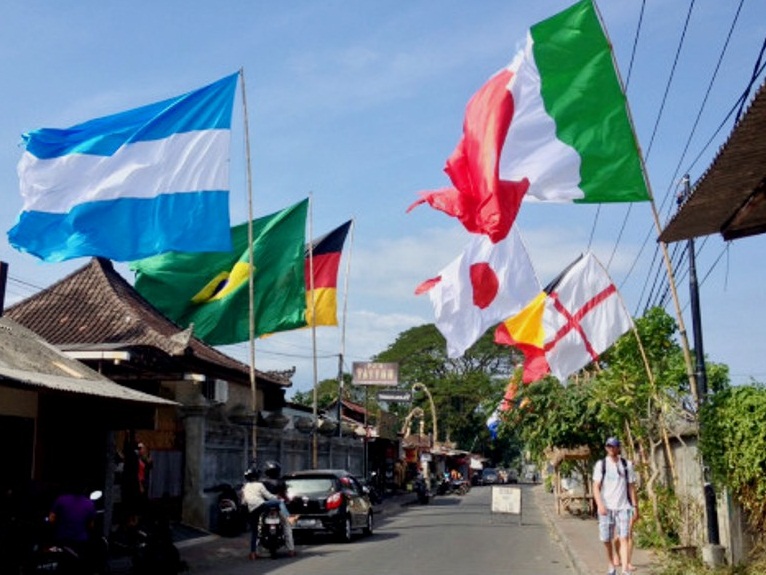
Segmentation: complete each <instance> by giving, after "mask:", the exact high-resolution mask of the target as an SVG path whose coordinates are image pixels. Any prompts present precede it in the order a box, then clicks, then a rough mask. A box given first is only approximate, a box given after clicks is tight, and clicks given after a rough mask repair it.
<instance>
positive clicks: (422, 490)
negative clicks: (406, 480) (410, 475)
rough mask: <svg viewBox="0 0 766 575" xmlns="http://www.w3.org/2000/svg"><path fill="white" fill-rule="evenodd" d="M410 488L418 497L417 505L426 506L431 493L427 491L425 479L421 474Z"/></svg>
mask: <svg viewBox="0 0 766 575" xmlns="http://www.w3.org/2000/svg"><path fill="white" fill-rule="evenodd" d="M412 487H413V489H414V491H415V493H416V495H417V497H418V503H420V504H421V505H426V504H427V503H428V502H429V501H430V500H431V491H430V490H429V489H428V485H427V484H426V480H425V477H423V475H422V474H421V475H418V476H417V477H416V478H415V481H414V482H413V484H412Z"/></svg>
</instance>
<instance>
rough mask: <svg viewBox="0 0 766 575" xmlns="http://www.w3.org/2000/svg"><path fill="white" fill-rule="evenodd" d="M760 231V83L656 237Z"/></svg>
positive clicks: (765, 113)
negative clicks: (712, 156)
mask: <svg viewBox="0 0 766 575" xmlns="http://www.w3.org/2000/svg"><path fill="white" fill-rule="evenodd" d="M763 232H766V83H764V84H763V85H761V87H760V89H759V90H758V92H757V94H756V95H755V97H754V98H753V101H752V102H751V104H750V107H749V109H748V110H747V112H746V113H745V114H743V115H742V117H741V118H740V120H739V122H738V123H737V125H736V126H735V127H734V129H733V130H732V133H731V135H730V136H729V138H728V140H727V141H726V143H725V144H724V145H723V146H722V147H721V149H720V150H719V152H718V155H717V156H716V158H715V159H714V160H713V162H712V163H711V165H710V167H709V168H708V169H707V171H706V172H705V174H704V175H703V176H702V178H700V179H699V180H698V181H697V183H696V184H695V185H694V187H693V188H692V192H691V194H690V195H689V197H688V198H686V200H685V201H684V203H683V204H682V205H681V207H680V209H679V210H678V212H677V213H676V215H675V216H673V218H672V219H671V220H670V222H669V223H668V224H667V226H666V227H665V229H664V230H663V231H662V233H661V234H660V238H659V239H660V241H663V242H667V243H670V242H677V241H680V240H688V239H692V238H696V237H700V236H706V235H710V234H715V233H720V234H721V235H722V236H723V238H724V239H725V240H733V239H737V238H743V237H747V236H752V235H756V234H761V233H763Z"/></svg>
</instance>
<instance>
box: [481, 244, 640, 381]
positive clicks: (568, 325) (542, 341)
mask: <svg viewBox="0 0 766 575" xmlns="http://www.w3.org/2000/svg"><path fill="white" fill-rule="evenodd" d="M632 327H633V319H632V318H631V317H630V314H629V313H628V311H627V310H626V309H625V304H624V303H623V301H622V297H620V293H619V292H618V291H617V288H616V287H615V285H614V284H613V283H612V280H611V279H610V278H609V275H608V274H607V273H606V270H605V269H604V268H603V266H602V265H601V263H600V262H599V261H598V260H597V259H596V256H594V255H593V254H592V253H590V252H589V253H586V254H585V255H583V256H581V257H580V258H579V259H578V260H577V261H575V262H574V263H573V264H572V265H570V266H569V268H567V269H566V270H564V272H563V273H562V274H561V275H560V276H559V277H558V278H556V279H555V280H554V281H553V282H551V284H549V285H548V286H547V287H546V288H545V289H544V290H543V291H542V292H541V293H539V294H537V297H535V298H534V299H532V301H531V302H530V303H529V304H528V305H527V306H526V307H525V308H524V309H523V310H522V311H521V312H520V313H518V314H516V315H515V316H514V317H511V318H510V319H507V320H505V321H504V322H503V323H501V324H500V325H499V326H498V327H497V330H496V331H495V342H496V343H499V344H505V345H510V346H513V347H516V348H518V349H519V350H521V351H522V352H523V353H524V378H523V380H524V383H531V382H533V381H537V380H538V379H540V378H542V377H543V376H545V375H547V374H549V373H550V374H552V375H554V376H556V377H557V378H558V379H559V380H560V381H562V382H564V381H566V379H567V378H568V377H569V376H570V375H571V374H573V373H575V372H576V371H579V370H580V369H582V368H583V367H585V366H586V365H588V364H589V363H591V362H593V361H596V360H597V359H598V357H599V355H600V354H602V353H604V352H605V351H606V350H607V349H609V348H610V347H611V346H612V344H614V342H616V341H617V339H618V338H619V337H620V336H621V335H622V334H624V333H625V332H626V331H628V330H629V329H631V328H632Z"/></svg>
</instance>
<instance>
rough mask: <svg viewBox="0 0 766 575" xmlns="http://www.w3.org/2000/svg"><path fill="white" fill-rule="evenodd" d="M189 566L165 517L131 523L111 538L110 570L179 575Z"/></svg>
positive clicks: (112, 571)
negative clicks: (182, 556) (174, 540)
mask: <svg viewBox="0 0 766 575" xmlns="http://www.w3.org/2000/svg"><path fill="white" fill-rule="evenodd" d="M186 569H187V566H186V564H185V563H184V562H183V561H182V560H181V555H180V553H179V552H178V549H177V548H176V546H175V544H174V543H173V537H172V533H171V529H170V523H169V522H168V521H167V520H166V519H165V518H163V517H160V516H154V517H149V518H146V519H144V520H142V521H137V522H131V523H128V524H127V525H124V526H122V527H121V528H120V529H118V531H117V532H116V533H115V534H114V535H113V537H112V538H111V539H110V541H109V571H108V572H109V573H113V574H114V573H124V574H126V575H127V574H129V575H142V574H144V573H157V574H158V575H176V574H178V573H180V572H181V571H185V570H186Z"/></svg>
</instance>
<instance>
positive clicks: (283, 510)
mask: <svg viewBox="0 0 766 575" xmlns="http://www.w3.org/2000/svg"><path fill="white" fill-rule="evenodd" d="M263 467H264V471H263V474H264V475H265V476H266V477H265V478H264V479H263V481H262V482H263V485H264V487H266V489H268V490H269V492H270V493H272V494H273V495H276V496H277V497H278V498H279V499H280V500H281V501H282V504H281V505H280V513H279V516H280V518H281V519H282V531H283V533H284V534H285V547H286V548H287V554H288V555H289V556H290V557H294V556H295V542H294V540H293V526H292V523H291V522H290V514H289V513H288V511H287V506H286V505H285V504H284V502H285V501H286V500H287V483H285V480H284V479H282V466H281V465H280V464H279V462H278V461H273V460H270V461H267V462H266V463H264V465H263Z"/></svg>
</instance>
